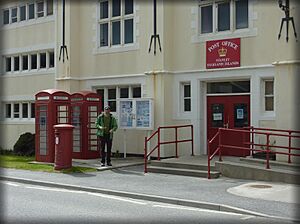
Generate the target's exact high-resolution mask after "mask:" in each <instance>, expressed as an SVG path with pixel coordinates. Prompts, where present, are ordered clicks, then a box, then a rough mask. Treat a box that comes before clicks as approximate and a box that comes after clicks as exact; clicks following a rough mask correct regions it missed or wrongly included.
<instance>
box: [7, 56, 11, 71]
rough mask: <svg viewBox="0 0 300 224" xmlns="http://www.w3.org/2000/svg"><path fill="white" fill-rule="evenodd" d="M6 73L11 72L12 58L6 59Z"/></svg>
mask: <svg viewBox="0 0 300 224" xmlns="http://www.w3.org/2000/svg"><path fill="white" fill-rule="evenodd" d="M6 71H7V72H10V71H11V57H7V58H6Z"/></svg>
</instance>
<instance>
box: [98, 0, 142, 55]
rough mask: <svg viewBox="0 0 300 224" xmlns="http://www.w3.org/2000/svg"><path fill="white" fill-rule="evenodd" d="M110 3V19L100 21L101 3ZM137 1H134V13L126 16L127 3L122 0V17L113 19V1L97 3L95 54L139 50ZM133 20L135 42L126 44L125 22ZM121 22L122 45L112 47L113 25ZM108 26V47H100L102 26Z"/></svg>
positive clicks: (101, 0) (103, 0) (102, 0)
mask: <svg viewBox="0 0 300 224" xmlns="http://www.w3.org/2000/svg"><path fill="white" fill-rule="evenodd" d="M105 1H108V18H104V19H100V3H101V2H105ZM136 4H137V3H136V0H133V13H132V14H128V15H125V1H124V0H121V15H120V16H116V17H112V0H100V1H97V15H98V16H97V41H96V46H97V47H96V50H95V51H94V53H112V52H122V51H128V50H136V49H137V48H138V44H137V39H136V33H137V30H136V20H137V17H136V8H137V6H136ZM129 19H132V20H133V34H132V35H133V42H132V43H125V20H129ZM116 21H120V35H121V36H120V44H116V45H112V23H113V22H116ZM101 24H108V46H100V25H101Z"/></svg>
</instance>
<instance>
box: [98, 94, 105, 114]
mask: <svg viewBox="0 0 300 224" xmlns="http://www.w3.org/2000/svg"><path fill="white" fill-rule="evenodd" d="M97 94H98V95H99V96H101V111H103V110H104V89H97Z"/></svg>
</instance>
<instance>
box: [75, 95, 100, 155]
mask: <svg viewBox="0 0 300 224" xmlns="http://www.w3.org/2000/svg"><path fill="white" fill-rule="evenodd" d="M101 108H102V107H101V96H99V95H98V94H97V93H94V92H91V91H80V92H76V93H73V94H72V95H71V124H72V125H73V126H74V130H73V154H72V157H73V158H75V159H96V158H99V157H100V152H99V149H100V145H99V141H98V138H97V135H96V132H97V129H96V126H95V122H96V119H97V116H98V115H99V114H100V112H101Z"/></svg>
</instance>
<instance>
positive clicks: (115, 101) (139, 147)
mask: <svg viewBox="0 0 300 224" xmlns="http://www.w3.org/2000/svg"><path fill="white" fill-rule="evenodd" d="M299 9H300V4H299V1H296V0H291V1H290V13H291V16H293V17H294V21H295V25H296V30H297V31H298V32H299V31H300V27H299V26H300V23H299V22H298V21H300V18H299V13H297V12H299ZM65 13H66V17H65V18H66V20H65V22H66V23H65V24H66V29H65V38H66V46H67V48H68V60H67V59H66V58H65V61H64V62H63V61H62V60H60V61H59V60H58V58H59V51H60V46H61V44H62V16H61V15H62V2H61V1H50V0H44V1H39V0H37V1H15V2H14V1H2V2H1V28H0V32H1V38H2V41H1V42H2V43H1V49H0V51H1V58H2V59H1V68H2V69H1V76H0V79H1V122H0V128H1V138H2V139H1V145H0V146H1V147H2V148H5V149H12V147H13V145H14V143H15V142H16V140H17V139H18V137H19V136H20V134H22V133H24V132H27V131H29V132H32V133H34V132H35V128H34V124H35V119H34V96H35V94H36V93H37V92H39V91H41V90H43V89H53V88H56V89H62V90H65V91H67V92H70V93H73V92H77V91H80V90H91V91H94V92H98V93H99V94H100V95H102V96H103V100H104V104H110V105H111V106H112V107H113V113H114V114H115V115H116V116H118V113H119V108H118V105H119V101H120V99H123V98H125V99H126V98H137V99H139V98H151V99H153V102H154V130H156V129H157V127H158V126H166V125H179V124H193V126H194V149H195V154H196V155H199V154H206V153H207V138H208V135H209V134H208V132H209V130H208V129H209V128H210V127H209V122H210V121H209V119H208V118H209V117H210V116H211V114H209V113H210V110H209V107H210V106H211V105H210V104H209V102H210V99H215V98H214V97H221V98H222V97H223V98H224V97H227V96H248V97H249V100H250V103H249V105H248V109H249V113H248V115H247V116H248V122H249V125H252V126H255V127H267V128H278V129H292V130H299V123H300V120H299V118H298V114H299V112H300V103H299V97H298V90H297V87H298V84H299V81H300V78H299V77H300V76H299V74H300V55H299V53H298V51H297V49H299V43H298V42H296V40H295V37H294V34H293V32H292V27H291V25H290V39H289V41H288V42H286V40H285V37H286V30H285V26H284V28H283V30H282V36H281V38H280V39H279V40H278V32H279V27H280V22H281V18H282V17H284V12H283V11H282V10H280V8H279V7H278V3H277V1H275V0H274V1H258V0H240V1H236V0H228V1H219V0H204V1H196V0H188V1H167V0H158V1H157V33H158V34H159V36H160V41H161V46H162V51H161V52H160V51H159V49H158V48H157V49H156V50H157V52H156V54H155V55H154V53H153V50H154V49H153V47H154V46H152V49H151V51H150V53H149V52H148V49H149V44H150V38H151V35H152V34H153V2H152V1H146V0H145V1H138V0H100V1H88V2H87V1H83V0H82V1H80V0H78V1H66V11H65ZM232 39H238V40H239V41H240V44H239V47H240V53H239V63H240V65H239V66H234V67H223V68H207V58H206V56H207V54H208V53H207V46H208V44H209V43H210V42H211V41H218V40H220V41H222V40H229V41H230V40H232ZM297 83H298V84H297ZM224 119H225V118H224ZM224 122H225V121H224ZM150 133H151V131H144V130H133V129H131V130H126V131H124V130H121V129H119V130H118V131H117V133H116V135H115V141H114V145H113V149H112V151H113V152H115V151H117V150H118V151H119V152H121V153H122V152H123V151H124V148H126V151H127V153H130V154H140V155H142V154H143V153H144V151H143V149H144V137H145V136H148V135H150ZM181 134H182V135H183V136H189V133H188V131H184V132H182V133H181ZM171 136H173V133H171V132H170V133H169V132H165V133H163V134H162V139H164V140H168V139H171ZM153 144H154V143H153ZM179 152H180V155H188V154H190V152H191V148H190V145H189V144H186V143H184V144H182V145H181V146H180V150H179ZM161 153H162V155H161V156H163V157H168V156H173V155H174V147H172V146H165V147H163V148H162V152H161Z"/></svg>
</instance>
